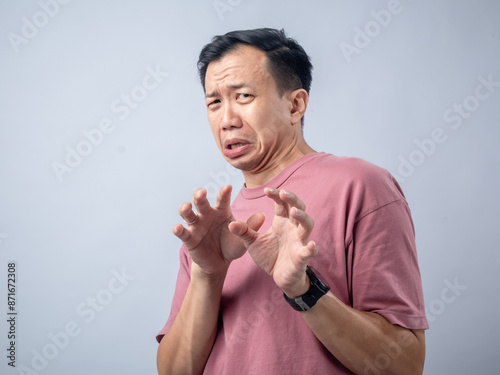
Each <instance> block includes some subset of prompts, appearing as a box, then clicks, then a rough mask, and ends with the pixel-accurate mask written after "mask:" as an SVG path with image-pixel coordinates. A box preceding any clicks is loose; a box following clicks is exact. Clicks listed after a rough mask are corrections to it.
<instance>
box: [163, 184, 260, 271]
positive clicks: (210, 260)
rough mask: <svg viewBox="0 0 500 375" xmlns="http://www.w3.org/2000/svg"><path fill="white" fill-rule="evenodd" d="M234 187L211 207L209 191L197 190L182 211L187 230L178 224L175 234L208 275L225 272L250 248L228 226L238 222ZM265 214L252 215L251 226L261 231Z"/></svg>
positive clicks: (227, 187) (175, 227) (226, 188)
mask: <svg viewBox="0 0 500 375" xmlns="http://www.w3.org/2000/svg"><path fill="white" fill-rule="evenodd" d="M231 190H232V187H231V185H226V186H224V187H222V188H221V189H220V190H219V193H218V194H217V201H216V203H215V205H214V206H213V207H212V206H210V202H209V201H208V199H207V191H206V190H205V189H197V190H196V191H195V192H194V194H193V204H194V206H195V207H196V211H197V213H195V212H194V211H193V206H192V204H191V203H184V204H182V205H181V207H180V208H179V215H180V216H181V217H182V219H183V220H184V221H185V222H186V223H191V224H187V227H186V228H184V227H183V226H182V225H181V224H176V225H175V226H174V227H173V229H172V231H173V233H174V235H175V236H177V237H178V238H179V239H180V240H181V241H182V242H183V243H184V246H185V247H186V248H187V250H188V253H189V256H190V257H191V259H192V260H193V262H195V263H196V264H197V265H198V266H199V267H200V269H201V270H202V271H203V272H205V273H206V274H207V275H215V274H218V273H220V272H224V271H225V270H226V269H227V267H228V266H229V264H230V263H231V261H233V260H235V259H238V258H239V257H241V256H242V255H243V254H244V253H245V251H246V248H245V246H244V244H243V241H242V240H241V239H240V238H239V237H238V236H236V235H234V234H232V233H231V232H230V231H229V229H228V225H229V223H231V222H232V221H234V217H233V214H232V212H231V207H230V203H231ZM264 220H265V217H264V214H262V213H257V214H254V215H252V216H251V217H250V218H249V219H248V220H247V224H248V226H249V227H250V228H252V229H253V230H255V231H257V230H258V229H259V228H260V227H261V226H262V224H263V223H264Z"/></svg>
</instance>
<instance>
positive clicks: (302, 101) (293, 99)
mask: <svg viewBox="0 0 500 375" xmlns="http://www.w3.org/2000/svg"><path fill="white" fill-rule="evenodd" d="M308 102H309V95H308V94H307V91H306V90H304V89H297V90H295V91H292V92H291V93H290V123H291V124H292V125H295V124H300V120H301V119H302V117H303V116H304V113H306V109H307V103H308Z"/></svg>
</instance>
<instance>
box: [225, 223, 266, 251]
mask: <svg viewBox="0 0 500 375" xmlns="http://www.w3.org/2000/svg"><path fill="white" fill-rule="evenodd" d="M252 224H255V223H252ZM261 225H262V224H261ZM259 227H260V225H259ZM228 228H229V231H230V232H231V233H232V234H234V235H236V236H238V237H240V238H241V239H242V240H243V243H244V244H245V247H247V248H248V247H249V246H250V245H251V244H253V243H254V242H255V240H256V239H257V237H258V236H259V234H258V233H257V232H256V231H255V230H253V229H252V228H251V227H250V226H249V225H248V224H247V223H245V222H243V221H233V222H232V223H230V224H229V226H228Z"/></svg>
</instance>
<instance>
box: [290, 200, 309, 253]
mask: <svg viewBox="0 0 500 375" xmlns="http://www.w3.org/2000/svg"><path fill="white" fill-rule="evenodd" d="M290 216H291V217H292V218H293V219H295V220H296V222H297V224H298V235H299V238H300V239H301V240H302V243H304V244H305V243H306V241H307V240H308V239H309V236H310V235H311V232H312V230H313V228H314V220H313V218H312V217H310V216H309V215H308V214H307V213H306V212H305V211H302V210H300V209H298V208H297V207H293V208H292V209H291V210H290Z"/></svg>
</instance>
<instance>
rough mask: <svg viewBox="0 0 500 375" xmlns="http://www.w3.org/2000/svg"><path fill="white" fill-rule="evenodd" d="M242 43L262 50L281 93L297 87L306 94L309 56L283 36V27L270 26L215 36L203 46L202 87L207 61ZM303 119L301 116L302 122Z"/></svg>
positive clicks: (309, 70)
mask: <svg viewBox="0 0 500 375" xmlns="http://www.w3.org/2000/svg"><path fill="white" fill-rule="evenodd" d="M242 44H243V45H250V46H254V47H256V48H258V49H260V50H262V51H264V53H265V54H266V56H267V63H268V66H267V68H268V71H269V73H270V74H271V76H272V77H273V78H274V81H275V82H276V87H277V89H278V93H279V94H280V95H283V94H284V93H285V92H287V91H289V90H297V89H304V90H306V91H307V93H308V94H309V90H310V88H311V81H312V69H313V66H312V64H311V60H310V58H309V56H308V55H307V53H306V52H305V51H304V49H303V48H302V47H301V46H300V45H299V44H298V43H297V41H295V40H294V39H292V38H289V37H287V36H286V34H285V30H283V29H281V30H276V29H269V28H263V29H254V30H238V31H231V32H229V33H227V34H224V35H217V36H214V37H213V38H212V41H211V42H210V43H209V44H207V45H205V46H204V47H203V49H202V50H201V52H200V56H199V59H198V72H199V75H200V80H201V85H202V87H203V90H205V75H206V73H207V68H208V64H210V63H211V62H212V61H215V60H219V59H221V58H222V57H224V56H225V55H226V54H227V53H229V52H232V51H234V50H236V49H237V48H238V47H239V46H241V45H242ZM303 120H304V119H303V118H302V124H303Z"/></svg>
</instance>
